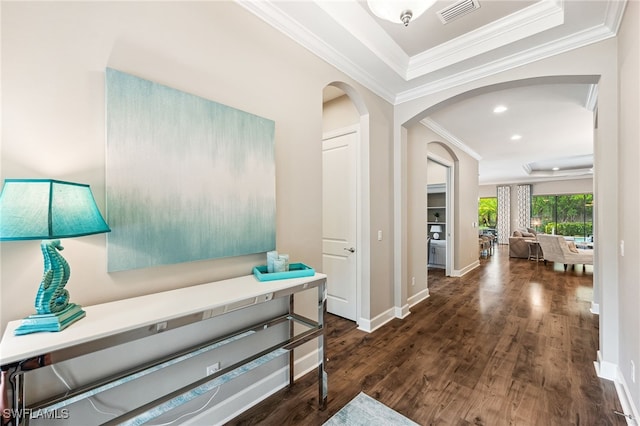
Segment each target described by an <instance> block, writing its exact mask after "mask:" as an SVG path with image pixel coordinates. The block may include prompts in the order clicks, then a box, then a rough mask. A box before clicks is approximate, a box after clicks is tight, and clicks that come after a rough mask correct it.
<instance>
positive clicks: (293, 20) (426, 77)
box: [238, 0, 626, 184]
mask: <svg viewBox="0 0 640 426" xmlns="http://www.w3.org/2000/svg"><path fill="white" fill-rule="evenodd" d="M238 1H239V4H241V5H242V6H244V7H245V8H247V9H248V10H250V11H251V12H253V13H255V14H256V15H257V16H259V17H261V18H262V19H264V20H265V21H266V22H267V23H269V24H271V25H272V26H274V27H275V28H277V29H278V30H280V31H282V32H283V33H285V34H287V35H288V36H290V37H291V38H293V39H294V40H295V41H297V42H298V43H300V44H301V45H303V46H304V47H306V48H307V49H309V50H310V51H312V52H313V53H315V54H317V55H318V56H320V57H321V58H323V59H325V60H326V61H327V62H329V63H331V64H333V65H334V66H336V67H337V68H338V69H340V70H341V71H343V72H344V73H345V74H347V75H349V76H350V77H352V78H353V79H355V80H357V81H358V82H359V83H361V84H362V85H364V86H366V87H367V88H369V89H370V90H372V91H373V92H375V93H377V94H378V95H379V96H381V97H383V98H384V99H386V100H388V101H389V102H391V103H393V104H399V103H402V102H406V101H409V100H412V99H415V98H418V97H421V96H424V95H426V94H430V93H434V92H437V91H440V90H443V89H447V88H450V87H454V86H456V85H459V84H461V83H464V82H466V81H470V80H474V79H477V78H481V77H483V76H486V75H490V74H493V73H496V72H500V71H503V70H507V69H511V68H513V67H516V66H520V65H524V64H527V63H530V62H533V61H535V60H538V59H542V58H545V57H548V56H552V55H554V54H559V53H562V52H565V51H567V50H570V49H574V48H578V47H581V46H584V45H587V44H590V43H594V42H597V41H601V40H604V39H606V38H609V37H613V36H615V34H616V32H617V29H618V26H619V24H620V21H621V19H622V14H623V13H624V7H625V4H626V0H538V1H536V0H506V1H502V0H477V1H478V2H479V4H480V7H479V8H478V9H476V10H474V11H472V12H470V13H468V14H466V15H464V16H461V17H458V18H457V19H455V20H452V21H450V22H449V23H447V24H443V23H442V22H441V20H440V19H439V18H438V16H437V15H436V13H437V12H439V11H440V10H442V9H443V8H446V7H449V6H451V5H452V4H454V3H457V1H453V0H440V1H437V2H436V3H435V5H434V6H432V7H431V8H430V9H428V10H427V12H425V14H424V15H422V16H420V17H418V18H417V19H414V20H412V21H411V22H410V23H409V26H408V27H404V26H403V25H401V24H393V23H391V22H388V21H384V20H381V19H379V18H377V17H376V16H374V15H373V14H372V13H371V12H370V10H369V9H368V7H367V5H366V1H362V0H358V1H348V0H342V1H336V0H317V1H312V0H306V1H279V0H272V1H269V0H258V1H242V0H238ZM328 93H329V92H328ZM596 99H597V90H596V86H595V85H594V84H593V82H583V83H581V84H575V83H572V84H559V83H555V84H540V85H536V86H529V87H520V88H510V89H502V90H500V91H496V92H491V93H485V94H482V95H477V96H474V97H471V98H467V99H463V100H460V101H457V102H455V103H450V104H448V105H447V106H444V107H442V108H440V109H438V110H437V111H436V112H434V113H432V114H431V115H430V116H429V117H427V118H426V119H425V120H423V121H422V123H423V124H425V125H426V126H428V127H430V128H431V129H433V130H434V131H436V132H437V133H439V134H440V135H441V136H443V137H445V138H446V139H447V140H448V141H450V142H452V143H454V144H455V145H457V146H458V147H460V148H462V149H464V150H465V151H467V152H468V153H470V154H471V155H473V156H474V157H476V158H477V159H478V160H479V163H480V176H479V180H480V183H481V184H495V183H515V182H532V181H539V180H550V179H559V178H567V177H569V178H576V177H586V176H590V175H589V173H590V169H591V165H592V154H593V120H594V118H593V111H594V109H595V104H596ZM497 104H502V105H505V106H507V107H508V110H507V111H505V112H503V113H501V114H495V113H493V108H494V107H495V106H496V105H497ZM514 134H520V135H521V136H522V138H521V139H520V140H519V141H512V140H511V139H510V138H511V136H512V135H514ZM552 167H560V168H561V169H560V170H557V171H554V170H551V168H552Z"/></svg>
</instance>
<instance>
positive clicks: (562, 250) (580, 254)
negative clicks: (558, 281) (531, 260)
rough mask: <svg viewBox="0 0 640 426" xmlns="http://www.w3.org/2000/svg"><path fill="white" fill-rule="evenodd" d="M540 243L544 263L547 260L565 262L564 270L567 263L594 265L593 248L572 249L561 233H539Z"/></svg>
mask: <svg viewBox="0 0 640 426" xmlns="http://www.w3.org/2000/svg"><path fill="white" fill-rule="evenodd" d="M538 243H539V244H540V247H541V248H542V252H543V253H544V263H545V264H546V263H547V261H548V260H549V261H551V262H559V263H563V264H564V270H565V271H566V270H567V265H572V266H573V267H574V268H575V265H576V264H579V265H580V264H581V265H582V268H583V269H584V265H593V250H580V249H575V251H572V250H571V249H570V248H569V244H568V243H567V241H566V240H565V239H564V237H563V236H561V235H547V234H538Z"/></svg>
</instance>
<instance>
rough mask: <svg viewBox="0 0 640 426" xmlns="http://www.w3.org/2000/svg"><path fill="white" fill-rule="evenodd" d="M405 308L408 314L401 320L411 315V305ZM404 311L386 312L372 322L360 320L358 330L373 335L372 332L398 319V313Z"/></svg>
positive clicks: (393, 310) (389, 310) (394, 309)
mask: <svg viewBox="0 0 640 426" xmlns="http://www.w3.org/2000/svg"><path fill="white" fill-rule="evenodd" d="M403 308H404V309H406V314H405V315H404V316H403V317H401V318H404V317H406V316H407V315H409V314H410V312H409V305H405V306H404V307H403ZM404 309H402V310H400V309H398V308H391V309H388V310H386V311H385V312H383V313H381V314H380V315H378V316H376V317H375V318H373V319H371V320H368V319H364V318H360V320H359V321H358V330H362V331H366V332H367V333H371V332H373V331H375V330H377V329H379V328H380V327H382V326H383V325H385V324H386V323H388V322H389V321H391V320H392V319H394V318H398V317H397V316H396V312H403V311H404Z"/></svg>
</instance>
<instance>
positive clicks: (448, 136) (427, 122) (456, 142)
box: [420, 117, 482, 161]
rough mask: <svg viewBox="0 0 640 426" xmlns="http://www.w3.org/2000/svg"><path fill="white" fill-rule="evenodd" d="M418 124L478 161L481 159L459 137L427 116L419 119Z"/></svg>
mask: <svg viewBox="0 0 640 426" xmlns="http://www.w3.org/2000/svg"><path fill="white" fill-rule="evenodd" d="M420 124H422V125H423V126H425V127H426V128H428V129H430V130H433V131H434V132H435V133H437V134H438V135H440V136H442V137H443V138H444V139H445V140H446V141H447V142H449V143H450V144H451V145H453V146H455V147H456V148H458V149H460V150H461V151H463V152H465V153H466V154H468V155H470V156H471V157H473V158H475V159H476V160H478V161H480V160H482V156H481V155H480V154H478V153H477V152H475V151H474V150H473V149H471V148H469V147H468V146H467V145H466V144H465V143H464V142H462V141H461V140H460V139H459V138H457V137H456V136H455V135H453V134H452V133H451V132H449V131H448V130H447V129H445V128H444V127H442V126H441V125H440V124H438V123H437V122H436V121H434V120H433V119H431V118H429V117H427V118H423V119H422V120H420Z"/></svg>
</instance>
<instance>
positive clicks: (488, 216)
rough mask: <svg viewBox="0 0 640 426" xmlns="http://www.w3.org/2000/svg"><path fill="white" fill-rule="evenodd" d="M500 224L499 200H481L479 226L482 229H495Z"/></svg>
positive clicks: (488, 198) (492, 198)
mask: <svg viewBox="0 0 640 426" xmlns="http://www.w3.org/2000/svg"><path fill="white" fill-rule="evenodd" d="M497 222H498V198H497V197H487V198H480V202H479V203H478V224H479V225H478V226H480V229H495V227H496V224H497Z"/></svg>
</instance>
